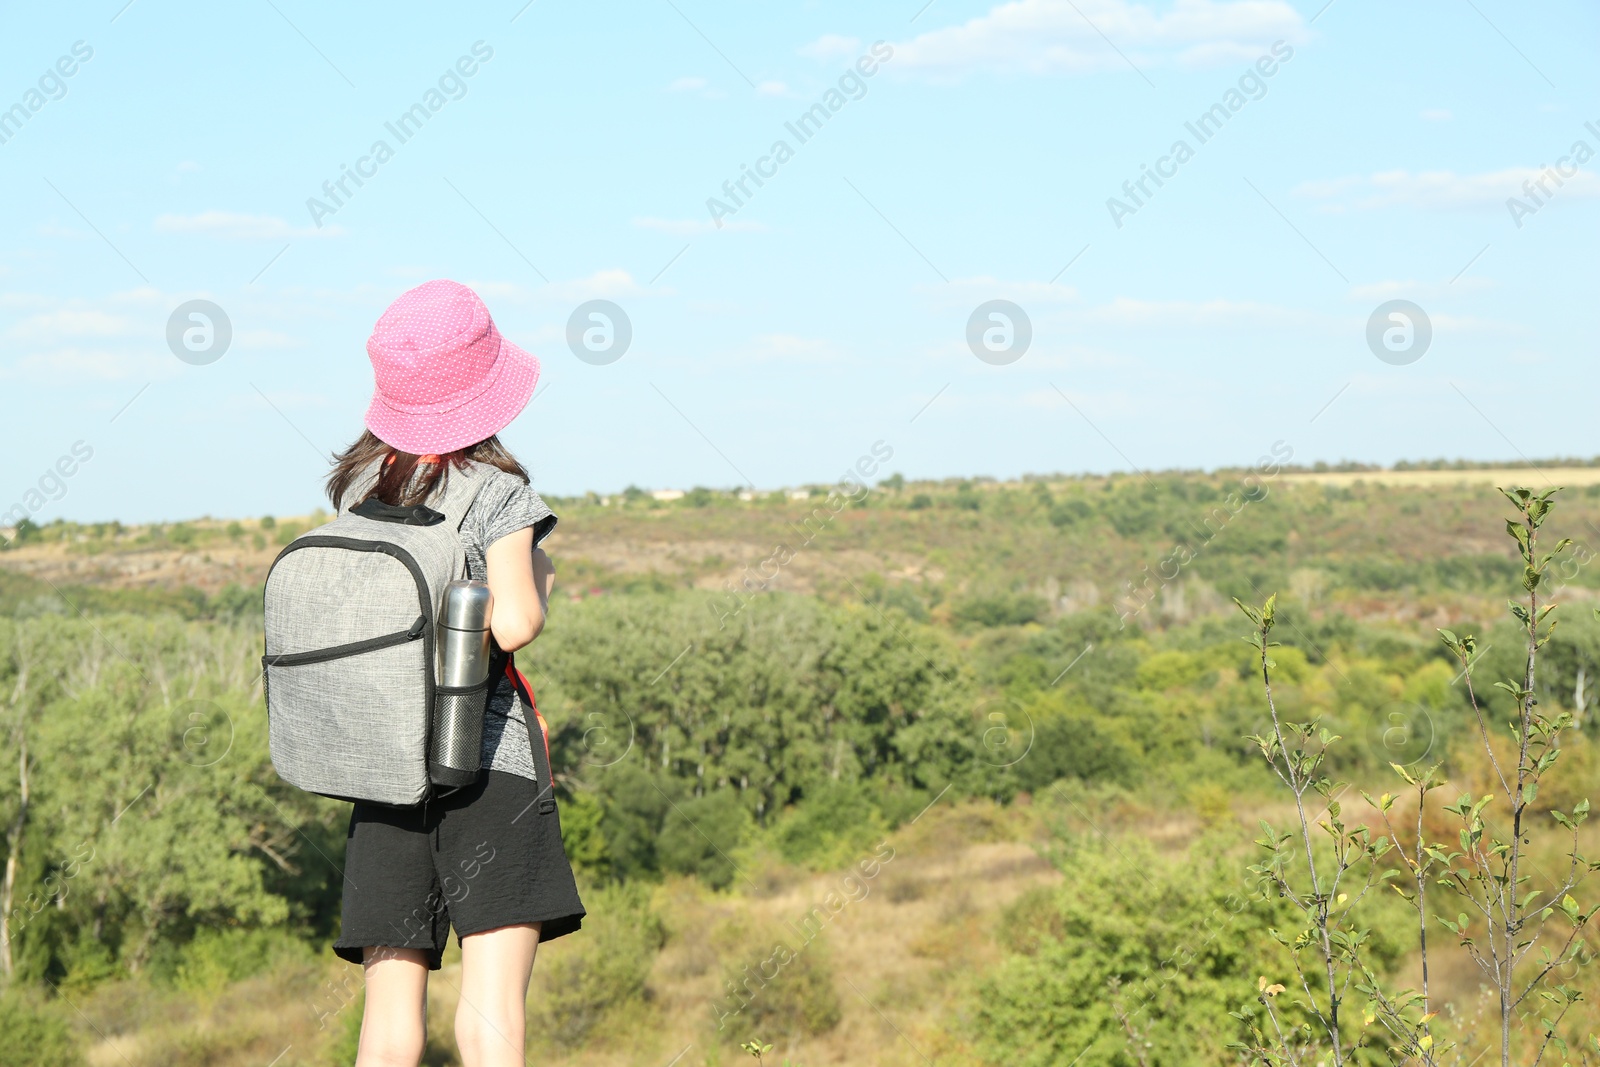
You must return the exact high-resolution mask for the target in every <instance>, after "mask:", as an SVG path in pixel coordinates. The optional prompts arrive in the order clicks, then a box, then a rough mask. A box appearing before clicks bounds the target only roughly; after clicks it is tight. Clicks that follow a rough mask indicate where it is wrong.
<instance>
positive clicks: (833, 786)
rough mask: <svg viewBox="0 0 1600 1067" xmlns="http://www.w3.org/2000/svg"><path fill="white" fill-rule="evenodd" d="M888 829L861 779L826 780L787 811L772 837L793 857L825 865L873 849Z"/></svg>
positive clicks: (818, 866)
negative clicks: (853, 780) (859, 780)
mask: <svg viewBox="0 0 1600 1067" xmlns="http://www.w3.org/2000/svg"><path fill="white" fill-rule="evenodd" d="M888 830H889V827H888V823H887V822H886V821H885V820H884V818H883V815H882V814H881V813H880V812H879V811H878V809H877V807H876V806H875V805H874V804H873V803H872V800H871V798H870V797H869V796H868V794H867V790H866V788H865V787H864V786H863V785H862V784H861V783H859V782H837V781H832V780H824V781H823V782H821V783H819V784H818V785H816V786H813V787H811V788H808V789H807V790H806V793H805V795H804V797H803V798H802V799H801V801H800V803H799V804H797V805H796V806H795V807H793V808H791V809H789V811H788V812H787V813H785V815H784V816H783V818H782V819H780V820H779V821H778V824H777V826H776V827H775V828H774V829H773V833H772V839H773V843H774V844H775V845H777V847H778V851H779V852H780V853H781V854H782V855H783V858H784V859H786V860H788V861H789V862H790V863H798V864H803V865H805V866H808V867H810V868H812V869H813V870H826V869H829V868H832V867H840V866H843V865H845V864H847V863H849V862H850V861H851V860H853V859H855V858H856V856H857V855H858V854H860V853H861V852H864V851H868V850H869V849H870V848H871V847H872V846H873V845H875V844H877V842H879V841H881V840H883V836H884V834H886V833H887V832H888Z"/></svg>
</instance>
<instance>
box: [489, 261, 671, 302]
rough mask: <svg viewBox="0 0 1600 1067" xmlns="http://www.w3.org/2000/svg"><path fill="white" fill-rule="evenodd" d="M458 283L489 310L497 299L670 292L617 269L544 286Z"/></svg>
mask: <svg viewBox="0 0 1600 1067" xmlns="http://www.w3.org/2000/svg"><path fill="white" fill-rule="evenodd" d="M462 284H463V285H465V286H467V287H468V288H470V289H472V290H473V291H474V292H476V293H477V294H478V295H479V296H481V297H483V299H484V300H485V301H486V302H487V303H488V304H489V305H490V310H491V311H492V310H493V308H494V305H495V303H496V302H497V301H504V302H506V303H510V304H530V303H534V302H535V301H554V302H556V303H558V304H568V303H581V302H582V301H585V300H595V299H598V298H602V297H603V298H605V299H608V300H617V299H621V298H624V297H638V296H662V295H671V294H672V292H673V290H672V289H669V288H666V287H659V288H652V287H649V286H645V285H640V284H639V283H638V282H636V281H634V280H633V275H632V274H630V273H629V272H628V271H625V270H622V269H620V268H614V269H611V270H597V271H595V272H594V273H593V274H591V275H589V276H588V277H587V278H571V279H567V280H565V281H556V282H550V283H549V284H548V285H535V286H527V285H523V284H521V283H518V282H497V281H475V280H473V279H470V278H468V279H463V280H462Z"/></svg>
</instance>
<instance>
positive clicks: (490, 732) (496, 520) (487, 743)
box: [461, 470, 556, 781]
mask: <svg viewBox="0 0 1600 1067" xmlns="http://www.w3.org/2000/svg"><path fill="white" fill-rule="evenodd" d="M555 525H556V517H555V514H554V513H553V512H552V511H551V510H550V507H549V505H547V504H546V503H545V502H544V501H543V500H541V499H540V498H539V494H538V493H536V492H534V491H533V487H532V486H531V485H527V484H526V483H524V482H523V481H522V479H521V478H518V477H517V476H516V475H514V474H507V473H506V472H505V471H501V470H493V471H491V473H490V474H489V480H488V482H487V483H485V485H484V487H483V488H482V489H480V490H479V491H478V497H477V499H476V500H474V501H473V502H472V507H470V508H468V509H467V514H466V517H465V518H463V519H462V520H461V543H462V545H463V546H464V547H465V548H466V550H467V576H468V577H469V578H472V579H473V580H474V581H480V582H482V581H487V580H488V577H489V570H488V565H487V563H486V562H485V559H484V556H485V553H486V552H487V551H488V549H489V546H490V545H492V544H494V543H495V542H496V541H498V540H500V538H502V537H505V536H507V535H508V534H514V533H516V532H517V531H518V530H525V529H527V528H528V527H530V526H531V527H533V544H534V547H538V545H539V542H540V541H543V540H544V539H545V537H546V536H547V535H548V534H549V533H550V531H551V530H553V529H555ZM526 654H527V653H524V655H526ZM524 673H527V672H526V671H525V672H524ZM538 743H539V744H540V745H543V744H544V741H543V739H540V740H539V742H538ZM482 766H483V768H484V769H485V770H495V771H506V772H507V773H510V774H517V775H521V776H522V777H524V778H529V779H532V780H534V781H537V780H538V777H539V776H538V775H537V774H536V773H535V772H534V765H533V750H532V749H531V748H530V747H529V744H528V724H527V716H526V712H525V710H524V708H523V706H522V699H521V698H520V697H518V696H517V691H516V688H515V687H514V686H512V685H511V683H510V682H509V681H508V680H506V679H505V678H503V677H502V678H501V679H499V680H498V681H496V682H495V683H494V685H493V686H492V687H491V688H490V690H489V706H488V710H487V711H486V712H485V714H484V719H483V762H482Z"/></svg>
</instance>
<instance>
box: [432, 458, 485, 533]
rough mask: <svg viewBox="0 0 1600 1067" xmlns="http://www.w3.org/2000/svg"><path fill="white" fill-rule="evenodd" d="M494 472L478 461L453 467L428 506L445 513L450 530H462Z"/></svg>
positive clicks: (446, 473)
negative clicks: (462, 525)
mask: <svg viewBox="0 0 1600 1067" xmlns="http://www.w3.org/2000/svg"><path fill="white" fill-rule="evenodd" d="M494 470H495V468H493V467H491V466H489V465H488V464H486V463H479V462H477V461H476V460H468V461H467V463H466V466H464V467H456V466H451V467H450V468H449V469H448V470H446V471H445V473H444V479H443V484H442V485H441V486H440V487H439V488H438V489H435V490H434V492H433V494H432V496H431V498H430V499H429V501H428V506H429V507H432V508H435V509H437V510H439V511H442V512H444V520H445V525H446V526H448V527H449V528H450V529H452V530H459V529H461V523H462V521H463V520H465V519H466V517H467V512H468V510H470V509H471V507H472V505H473V502H474V501H476V500H477V499H478V494H479V493H480V492H482V491H483V487H484V486H486V485H488V484H489V478H490V477H491V476H492V474H493V472H494Z"/></svg>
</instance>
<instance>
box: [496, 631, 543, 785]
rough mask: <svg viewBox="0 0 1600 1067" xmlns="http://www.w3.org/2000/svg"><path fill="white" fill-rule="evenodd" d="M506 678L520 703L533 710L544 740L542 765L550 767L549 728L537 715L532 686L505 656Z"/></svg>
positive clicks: (515, 665) (541, 716) (513, 661)
mask: <svg viewBox="0 0 1600 1067" xmlns="http://www.w3.org/2000/svg"><path fill="white" fill-rule="evenodd" d="M506 677H507V678H509V679H511V684H512V685H513V686H515V687H516V689H517V692H518V693H519V694H520V695H521V696H522V702H523V703H524V704H527V705H528V707H529V708H531V709H533V717H534V719H535V720H536V721H537V722H538V723H539V734H540V735H541V736H542V737H543V738H544V765H545V766H546V767H548V766H550V727H549V725H547V724H546V723H545V721H544V716H543V715H541V714H539V705H538V704H536V703H534V700H533V686H531V685H529V684H528V679H527V678H525V677H523V674H522V672H521V671H519V670H517V661H516V658H515V657H513V656H512V655H511V654H509V653H507V654H506Z"/></svg>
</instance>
